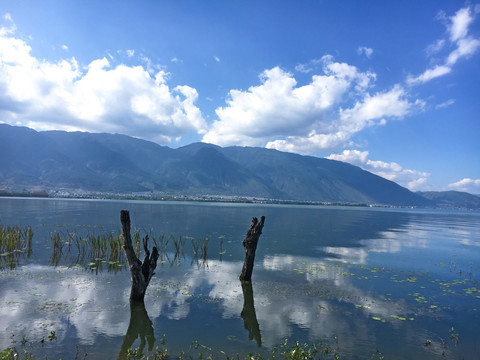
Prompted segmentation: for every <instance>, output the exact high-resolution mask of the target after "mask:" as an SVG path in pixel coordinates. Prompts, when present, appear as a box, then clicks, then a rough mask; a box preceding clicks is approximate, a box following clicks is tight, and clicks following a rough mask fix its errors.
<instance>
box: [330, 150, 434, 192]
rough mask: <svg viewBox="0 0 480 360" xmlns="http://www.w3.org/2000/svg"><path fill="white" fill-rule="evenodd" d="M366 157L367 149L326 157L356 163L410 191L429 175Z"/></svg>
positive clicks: (418, 187)
mask: <svg viewBox="0 0 480 360" xmlns="http://www.w3.org/2000/svg"><path fill="white" fill-rule="evenodd" d="M368 157H369V152H368V151H359V150H344V151H343V152H342V153H341V154H331V155H330V156H328V157H327V159H331V160H338V161H343V162H347V163H350V164H352V165H356V166H358V167H361V168H362V169H364V170H367V171H369V172H371V173H373V174H376V175H378V176H381V177H383V178H385V179H388V180H391V181H394V182H396V183H397V184H400V185H402V186H404V187H406V188H408V189H410V190H412V191H416V190H419V189H421V188H423V187H424V186H425V185H426V182H427V179H428V177H429V176H430V174H428V173H427V172H422V171H417V170H410V169H404V168H403V167H402V166H400V165H399V164H397V163H395V162H390V163H387V162H383V161H379V160H370V159H369V158H368Z"/></svg>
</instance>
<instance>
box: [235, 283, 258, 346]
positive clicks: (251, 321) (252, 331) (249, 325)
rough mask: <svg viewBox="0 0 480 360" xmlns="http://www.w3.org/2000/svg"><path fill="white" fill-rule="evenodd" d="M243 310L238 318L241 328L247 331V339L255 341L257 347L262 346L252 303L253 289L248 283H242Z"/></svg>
mask: <svg viewBox="0 0 480 360" xmlns="http://www.w3.org/2000/svg"><path fill="white" fill-rule="evenodd" d="M242 292H243V309H242V313H241V314H240V316H241V317H242V319H243V327H244V328H245V329H247V330H248V338H249V339H250V340H253V339H255V341H256V342H257V345H258V347H261V346H262V334H261V333H260V326H259V325H258V320H257V313H256V311H255V304H254V302H253V288H252V283H251V282H250V281H242Z"/></svg>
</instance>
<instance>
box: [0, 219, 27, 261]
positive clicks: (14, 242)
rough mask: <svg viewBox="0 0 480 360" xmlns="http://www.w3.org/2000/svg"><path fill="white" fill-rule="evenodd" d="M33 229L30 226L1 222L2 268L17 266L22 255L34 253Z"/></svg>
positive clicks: (0, 249) (0, 255) (0, 254)
mask: <svg viewBox="0 0 480 360" xmlns="http://www.w3.org/2000/svg"><path fill="white" fill-rule="evenodd" d="M32 239H33V230H32V228H31V227H30V226H25V227H20V226H18V225H16V226H3V225H1V224H0V268H3V267H5V266H7V267H10V268H11V269H13V268H15V266H17V264H18V261H19V259H20V257H22V256H26V257H27V258H28V257H30V255H31V254H32Z"/></svg>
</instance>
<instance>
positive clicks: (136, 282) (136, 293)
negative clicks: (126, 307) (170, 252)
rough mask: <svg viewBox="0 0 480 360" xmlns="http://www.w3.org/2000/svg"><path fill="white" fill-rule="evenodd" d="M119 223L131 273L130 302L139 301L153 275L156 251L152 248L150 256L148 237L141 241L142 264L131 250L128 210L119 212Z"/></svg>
mask: <svg viewBox="0 0 480 360" xmlns="http://www.w3.org/2000/svg"><path fill="white" fill-rule="evenodd" d="M120 221H121V222H122V235H123V248H124V249H125V254H126V255H127V261H128V265H129V267H130V272H131V273H132V289H131V291H130V302H132V301H141V302H143V299H144V297H145V291H146V290H147V286H148V284H149V283H150V280H151V279H152V276H153V275H154V274H155V273H154V270H155V268H156V267H157V260H158V250H157V248H156V247H155V246H154V247H153V250H152V254H151V255H150V250H148V235H147V236H145V238H144V239H143V249H144V250H145V259H144V260H143V263H142V262H141V261H140V260H139V259H138V258H137V255H136V254H135V249H134V248H133V244H132V238H131V235H130V213H129V212H128V210H121V211H120Z"/></svg>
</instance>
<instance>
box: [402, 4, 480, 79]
mask: <svg viewBox="0 0 480 360" xmlns="http://www.w3.org/2000/svg"><path fill="white" fill-rule="evenodd" d="M479 12H480V7H479V6H475V7H473V8H472V7H471V6H467V7H465V8H462V9H460V10H458V11H457V12H456V13H455V15H453V16H451V17H446V16H445V14H444V13H443V12H441V13H440V14H439V16H438V18H439V19H442V20H445V21H446V27H447V35H448V40H449V41H450V43H451V45H452V46H454V49H453V50H452V51H451V52H450V53H449V54H448V55H447V56H446V58H445V59H444V63H443V64H438V65H435V66H433V67H432V68H430V69H427V70H425V71H424V72H423V73H422V74H420V75H417V76H412V75H410V76H408V77H407V80H406V81H407V84H409V85H418V84H424V83H426V82H428V81H430V80H433V79H435V78H437V77H440V76H444V75H446V74H448V73H450V72H451V71H452V67H453V66H454V65H455V64H456V63H457V61H458V60H460V59H462V58H468V57H470V56H472V55H473V54H475V53H476V52H477V50H478V49H479V48H480V39H479V38H475V37H473V36H470V35H469V26H470V25H471V24H472V23H473V21H474V20H475V16H476V15H477V14H478V13H479ZM445 43H446V40H445V39H440V40H437V41H436V42H435V43H434V44H432V45H430V46H429V47H428V48H427V54H428V55H429V56H430V55H433V54H437V53H439V52H440V51H441V50H442V49H443V48H445Z"/></svg>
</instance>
